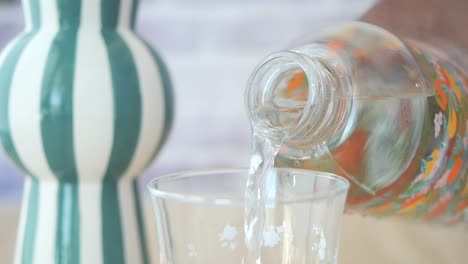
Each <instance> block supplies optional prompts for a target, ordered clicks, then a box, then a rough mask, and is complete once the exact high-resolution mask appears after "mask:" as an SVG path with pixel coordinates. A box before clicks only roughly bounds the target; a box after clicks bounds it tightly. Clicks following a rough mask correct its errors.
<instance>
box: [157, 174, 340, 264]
mask: <svg viewBox="0 0 468 264" xmlns="http://www.w3.org/2000/svg"><path fill="white" fill-rule="evenodd" d="M247 177H248V171H247V170H208V171H189V172H181V173H175V174H171V175H167V176H162V177H158V178H156V179H154V180H152V181H151V182H150V183H149V184H148V189H149V191H150V194H151V198H152V203H153V209H154V213H155V221H156V231H157V241H158V250H159V256H160V263H161V264H189V263H200V264H202V263H203V264H219V263H223V264H230V263H233V264H234V263H235V264H239V263H259V262H253V261H251V260H250V259H251V256H249V254H251V252H250V251H249V250H248V249H247V247H246V243H245V236H244V210H245V206H246V204H249V203H246V202H245V199H244V198H245V193H244V192H245V187H246V182H247ZM267 179H268V180H267V185H266V186H267V188H266V189H267V190H266V192H267V199H266V201H265V207H266V209H265V214H264V215H265V222H264V225H263V233H262V238H261V239H260V241H262V242H261V243H262V246H261V263H268V264H275V263H278V264H286V263H294V264H300V263H304V264H305V263H307V264H313V263H327V264H328V263H336V262H337V255H338V244H339V234H340V226H341V219H342V215H343V210H344V203H345V199H346V193H347V191H348V188H349V183H348V182H347V181H346V180H345V179H343V178H341V177H339V176H336V175H333V174H329V173H323V172H316V171H306V170H297V169H275V170H273V171H272V172H271V175H268V178H267ZM153 250H156V249H153Z"/></svg>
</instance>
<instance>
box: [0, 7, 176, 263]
mask: <svg viewBox="0 0 468 264" xmlns="http://www.w3.org/2000/svg"><path fill="white" fill-rule="evenodd" d="M23 9H24V16H25V20H26V23H25V25H26V26H25V30H24V31H23V32H22V33H21V34H20V35H19V36H18V37H16V38H15V39H14V40H13V41H12V42H11V43H9V45H7V47H6V48H5V49H4V50H3V51H2V53H1V55H0V144H1V147H2V149H3V150H4V151H5V153H6V154H7V156H8V157H9V158H10V159H11V160H12V162H13V163H14V164H15V165H16V166H17V167H18V168H19V169H21V170H22V171H23V172H24V174H25V175H27V179H26V181H25V189H24V195H23V205H22V212H21V219H20V225H19V231H18V238H17V247H16V253H15V263H149V262H150V260H149V256H148V251H147V248H146V242H145V230H144V225H143V218H142V216H143V215H142V211H141V207H140V206H141V204H140V199H139V192H138V187H137V181H136V177H137V176H138V175H139V174H140V173H141V172H142V171H143V170H144V169H145V168H146V167H147V166H148V165H149V164H150V163H151V161H152V160H153V159H154V157H155V156H156V154H157V153H158V151H159V150H160V148H161V146H162V144H163V142H164V140H165V138H166V137H167V134H168V132H169V129H170V126H171V122H172V107H173V102H172V100H173V98H172V92H171V86H170V81H169V76H168V72H167V69H166V68H165V66H164V64H163V62H162V60H161V59H160V57H159V56H158V55H157V54H156V52H155V51H154V50H152V49H151V48H150V47H149V46H148V45H147V44H146V43H145V42H144V41H143V40H142V39H141V38H139V37H138V36H137V35H136V34H135V33H134V31H133V28H134V24H135V14H136V9H137V0H101V1H95V0H81V1H75V0H44V1H37V0H25V1H23Z"/></svg>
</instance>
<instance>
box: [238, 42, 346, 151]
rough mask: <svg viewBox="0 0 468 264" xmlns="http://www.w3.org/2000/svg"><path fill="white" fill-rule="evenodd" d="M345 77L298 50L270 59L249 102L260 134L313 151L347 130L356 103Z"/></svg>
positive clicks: (263, 65) (260, 69)
mask: <svg viewBox="0 0 468 264" xmlns="http://www.w3.org/2000/svg"><path fill="white" fill-rule="evenodd" d="M346 77H347V75H346V74H339V73H338V72H337V71H336V70H335V67H333V66H331V65H330V64H328V63H327V61H325V60H323V59H321V58H319V57H314V56H311V55H310V54H305V53H301V52H296V51H286V52H278V53H274V54H272V55H270V56H269V57H267V58H266V59H265V60H264V61H263V62H262V63H261V64H260V65H259V66H258V67H257V69H256V70H255V71H254V73H253V75H252V76H251V78H250V80H249V83H248V87H247V92H246V101H247V107H248V112H249V115H250V120H251V122H252V127H253V130H254V132H255V133H257V134H262V135H263V136H266V137H269V138H272V139H273V140H274V141H276V142H277V143H278V144H281V145H285V146H287V147H289V148H294V149H301V148H307V149H310V148H313V147H315V146H319V145H321V144H323V143H324V142H327V141H329V140H330V139H331V138H332V136H333V135H335V134H336V133H338V132H339V130H342V129H343V128H344V125H345V124H346V122H347V120H348V118H349V114H350V107H351V104H352V100H349V96H346V95H348V94H350V91H349V90H350V89H351V85H350V82H349V80H348V79H346Z"/></svg>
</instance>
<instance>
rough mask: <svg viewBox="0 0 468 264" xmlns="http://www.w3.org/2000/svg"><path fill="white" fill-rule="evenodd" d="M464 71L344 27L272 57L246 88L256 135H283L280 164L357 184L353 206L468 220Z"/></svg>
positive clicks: (415, 47) (371, 30)
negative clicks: (339, 176) (336, 176)
mask: <svg viewBox="0 0 468 264" xmlns="http://www.w3.org/2000/svg"><path fill="white" fill-rule="evenodd" d="M467 81H468V80H467V75H466V74H464V73H463V72H462V70H461V69H460V68H459V67H458V68H457V66H456V65H455V64H454V63H453V61H452V60H450V59H449V58H448V57H447V56H445V55H444V54H443V53H441V52H439V51H437V50H435V49H433V48H430V47H427V46H426V45H423V44H421V43H417V42H415V41H410V40H403V39H399V38H397V37H395V36H394V35H393V34H391V33H389V32H387V31H385V30H383V29H381V28H378V27H376V26H372V25H369V24H364V23H358V22H355V23H347V24H344V25H341V26H337V27H335V28H331V29H328V30H326V31H324V32H323V33H321V34H317V35H316V36H314V37H312V38H309V39H306V40H303V41H301V44H299V45H297V46H295V47H293V48H290V49H288V50H287V51H283V52H277V53H274V54H272V55H270V56H268V57H267V58H265V60H264V61H263V62H262V63H261V64H260V65H259V66H258V67H257V69H256V70H255V71H254V73H253V74H252V76H251V78H250V81H249V85H248V87H247V91H246V100H247V102H246V103H247V107H248V112H249V115H250V120H251V122H252V127H253V128H254V129H255V132H256V133H257V134H262V135H263V136H266V137H276V138H281V139H282V142H283V144H282V148H281V150H280V152H279V154H278V157H277V159H276V163H275V166H277V167H299V168H304V169H312V170H321V171H327V172H331V173H335V174H339V175H342V176H344V177H346V178H347V179H348V180H350V182H351V183H352V187H351V190H350V193H349V196H348V201H347V205H348V210H349V211H359V212H361V213H363V214H369V215H374V216H378V217H380V216H400V217H403V218H409V219H424V220H427V221H429V222H432V223H443V224H454V223H458V222H460V221H463V220H465V221H468V210H467V208H468V184H467V180H468V179H467V169H466V168H467V164H468V121H467V117H468V96H467V93H468V84H467Z"/></svg>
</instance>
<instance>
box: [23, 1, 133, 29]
mask: <svg viewBox="0 0 468 264" xmlns="http://www.w3.org/2000/svg"><path fill="white" fill-rule="evenodd" d="M137 5H138V0H23V9H24V17H25V24H26V29H27V30H33V29H36V30H37V29H38V28H56V29H60V30H66V29H77V28H78V27H89V28H95V29H98V30H99V29H117V28H134V25H135V17H136V9H137Z"/></svg>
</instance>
